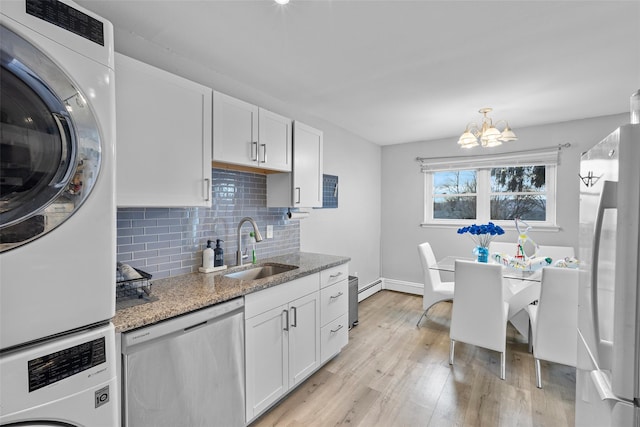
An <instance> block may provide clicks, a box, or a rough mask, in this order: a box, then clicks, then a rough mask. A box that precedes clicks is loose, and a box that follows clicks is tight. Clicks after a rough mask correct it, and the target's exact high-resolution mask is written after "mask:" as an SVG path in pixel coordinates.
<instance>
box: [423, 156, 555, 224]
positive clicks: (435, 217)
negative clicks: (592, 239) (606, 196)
mask: <svg viewBox="0 0 640 427" xmlns="http://www.w3.org/2000/svg"><path fill="white" fill-rule="evenodd" d="M554 154H555V161H553V160H554V159H553V157H551V158H550V159H549V158H547V157H543V156H541V155H540V156H526V155H524V156H516V155H510V156H502V157H495V156H494V157H493V158H478V157H476V158H473V159H464V160H460V159H456V158H450V159H435V160H434V159H418V160H420V161H421V162H422V172H424V183H425V194H424V196H425V198H424V200H425V206H424V224H452V225H456V226H458V225H460V224H471V223H486V222H488V221H493V222H496V223H501V224H503V225H504V224H506V225H509V224H512V223H513V220H514V219H515V218H521V219H523V220H526V221H527V222H530V223H538V224H540V225H545V226H555V225H556V224H555V220H556V217H555V178H556V164H557V150H556V152H555V153H554ZM452 159H453V160H452Z"/></svg>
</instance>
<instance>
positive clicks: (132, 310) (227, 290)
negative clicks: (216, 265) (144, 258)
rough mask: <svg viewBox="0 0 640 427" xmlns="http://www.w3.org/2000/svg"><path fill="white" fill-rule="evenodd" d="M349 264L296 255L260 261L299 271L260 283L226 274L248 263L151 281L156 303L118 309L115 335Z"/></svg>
mask: <svg viewBox="0 0 640 427" xmlns="http://www.w3.org/2000/svg"><path fill="white" fill-rule="evenodd" d="M349 261H350V258H348V257H341V256H335V255H323V254H314V253H306V252H296V253H293V254H289V255H282V256H277V257H272V258H267V259H263V260H260V261H259V262H258V264H264V263H274V264H288V265H296V266H298V268H296V269H294V270H291V271H287V272H284V273H281V274H277V275H274V276H271V277H265V278H263V279H257V280H237V279H229V278H226V277H224V275H225V274H228V273H232V272H236V271H242V270H246V269H249V268H251V267H254V265H252V264H247V265H244V266H242V267H233V268H230V269H227V270H222V271H218V272H215V273H206V274H205V273H191V274H185V275H182V276H174V277H169V278H166V279H158V280H153V279H151V283H152V288H151V294H152V296H153V297H154V298H153V299H154V300H153V301H151V302H148V303H146V304H141V305H137V306H134V307H127V308H122V309H117V310H116V315H115V317H114V318H113V324H114V325H115V328H116V332H126V331H130V330H132V329H137V328H141V327H143V326H148V325H151V324H154V323H157V322H160V321H162V320H166V319H169V318H171V317H176V316H179V315H181V314H185V313H188V312H191V311H195V310H198V309H201V308H205V307H208V306H211V305H214V304H218V303H221V302H224V301H228V300H230V299H233V298H237V297H241V296H243V295H246V294H250V293H252V292H256V291H259V290H261V289H266V288H269V287H272V286H276V285H280V284H282V283H285V282H289V281H291V280H295V279H298V278H300V277H304V276H308V275H310V274H313V273H317V272H319V271H321V270H325V269H327V268H331V267H335V266H337V265H341V264H344V263H347V262H349Z"/></svg>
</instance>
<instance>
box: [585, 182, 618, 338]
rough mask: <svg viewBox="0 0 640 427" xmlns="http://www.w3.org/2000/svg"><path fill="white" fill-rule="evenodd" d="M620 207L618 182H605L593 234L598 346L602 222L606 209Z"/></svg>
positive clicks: (593, 303) (594, 315)
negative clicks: (599, 261) (599, 260)
mask: <svg viewBox="0 0 640 427" xmlns="http://www.w3.org/2000/svg"><path fill="white" fill-rule="evenodd" d="M617 207H618V183H617V182H616V181H604V184H603V186H602V192H601V193H600V200H599V202H598V213H597V216H596V221H595V230H594V233H593V246H592V247H593V255H592V257H593V259H592V260H591V310H592V318H593V331H594V332H595V339H596V344H597V345H598V347H600V346H601V345H602V340H601V339H600V321H599V319H598V259H599V258H600V236H601V234H602V220H603V218H604V211H605V209H616V208H617Z"/></svg>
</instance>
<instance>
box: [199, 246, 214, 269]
mask: <svg viewBox="0 0 640 427" xmlns="http://www.w3.org/2000/svg"><path fill="white" fill-rule="evenodd" d="M213 257H214V253H213V248H212V247H211V240H207V247H206V249H205V250H204V251H202V268H204V269H211V268H213Z"/></svg>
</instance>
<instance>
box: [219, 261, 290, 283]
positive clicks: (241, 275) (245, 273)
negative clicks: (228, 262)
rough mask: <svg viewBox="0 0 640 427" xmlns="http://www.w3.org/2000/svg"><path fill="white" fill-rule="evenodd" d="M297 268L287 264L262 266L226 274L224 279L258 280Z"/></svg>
mask: <svg viewBox="0 0 640 427" xmlns="http://www.w3.org/2000/svg"><path fill="white" fill-rule="evenodd" d="M296 268H298V267H297V266H295V265H287V264H262V265H260V266H258V267H253V268H249V269H248V270H242V271H238V272H236V273H229V274H225V275H224V277H228V278H230V279H237V280H258V279H264V278H265V277H270V276H274V275H276V274H280V273H285V272H287V271H291V270H295V269H296Z"/></svg>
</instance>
